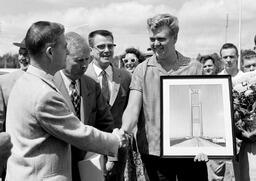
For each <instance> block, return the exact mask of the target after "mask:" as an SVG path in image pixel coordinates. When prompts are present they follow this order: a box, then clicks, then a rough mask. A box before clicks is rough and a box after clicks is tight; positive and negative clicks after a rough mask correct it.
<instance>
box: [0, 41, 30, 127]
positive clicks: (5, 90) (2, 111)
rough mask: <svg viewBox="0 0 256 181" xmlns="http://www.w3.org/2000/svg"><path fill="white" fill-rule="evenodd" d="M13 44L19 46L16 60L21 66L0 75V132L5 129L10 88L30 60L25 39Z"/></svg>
mask: <svg viewBox="0 0 256 181" xmlns="http://www.w3.org/2000/svg"><path fill="white" fill-rule="evenodd" d="M13 44H14V45H16V46H18V47H19V55H18V60H19V63H20V67H21V68H20V69H18V70H17V71H14V72H11V73H9V74H5V75H1V76H0V96H1V97H2V98H1V99H2V101H0V132H2V131H4V129H5V128H4V124H5V119H6V108H7V102H8V98H9V94H10V92H11V89H12V87H13V85H14V84H15V82H16V80H17V79H18V78H19V77H20V76H21V75H22V74H23V73H24V71H26V70H27V67H28V64H29V62H30V59H29V56H28V50H27V49H26V46H25V40H23V41H22V42H21V43H16V42H15V43H13Z"/></svg>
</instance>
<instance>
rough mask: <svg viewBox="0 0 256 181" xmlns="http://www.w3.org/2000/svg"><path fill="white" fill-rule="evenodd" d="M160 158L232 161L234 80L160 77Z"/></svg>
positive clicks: (208, 77) (216, 77) (212, 77)
mask: <svg viewBox="0 0 256 181" xmlns="http://www.w3.org/2000/svg"><path fill="white" fill-rule="evenodd" d="M160 80H161V81H160V82H161V156H162V157H194V156H195V155H197V154H199V153H204V154H207V155H208V157H209V158H231V157H232V156H234V153H235V151H236V150H235V149H236V148H235V144H234V143H235V137H234V135H233V134H234V122H233V102H232V87H231V77H230V76H229V75H216V76H161V77H160Z"/></svg>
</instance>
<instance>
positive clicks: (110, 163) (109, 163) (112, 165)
mask: <svg viewBox="0 0 256 181" xmlns="http://www.w3.org/2000/svg"><path fill="white" fill-rule="evenodd" d="M114 164H115V162H114V161H107V163H106V171H107V172H109V171H111V170H112V169H113V167H114Z"/></svg>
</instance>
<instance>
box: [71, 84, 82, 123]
mask: <svg viewBox="0 0 256 181" xmlns="http://www.w3.org/2000/svg"><path fill="white" fill-rule="evenodd" d="M70 89H71V101H72V103H73V106H74V108H75V111H76V116H77V117H78V118H80V95H79V93H78V90H77V88H76V81H74V80H73V81H72V82H71V84H70Z"/></svg>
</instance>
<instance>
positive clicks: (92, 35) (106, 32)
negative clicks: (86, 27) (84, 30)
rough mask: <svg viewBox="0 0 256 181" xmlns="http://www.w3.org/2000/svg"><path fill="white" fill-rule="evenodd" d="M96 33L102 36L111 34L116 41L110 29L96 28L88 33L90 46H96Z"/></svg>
mask: <svg viewBox="0 0 256 181" xmlns="http://www.w3.org/2000/svg"><path fill="white" fill-rule="evenodd" d="M96 35H101V36H105V37H106V36H110V37H111V38H112V40H113V41H114V37H113V34H112V33H111V32H110V31H108V30H95V31H92V32H91V33H89V35H88V41H89V46H90V47H93V46H94V41H93V40H94V37H95V36H96Z"/></svg>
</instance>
